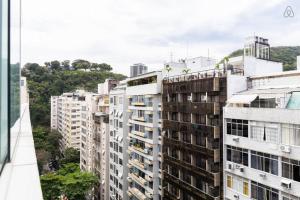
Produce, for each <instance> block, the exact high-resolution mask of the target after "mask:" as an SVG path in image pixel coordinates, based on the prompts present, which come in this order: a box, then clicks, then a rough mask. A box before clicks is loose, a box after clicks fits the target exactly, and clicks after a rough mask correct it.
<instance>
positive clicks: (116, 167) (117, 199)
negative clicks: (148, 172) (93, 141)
mask: <svg viewBox="0 0 300 200" xmlns="http://www.w3.org/2000/svg"><path fill="white" fill-rule="evenodd" d="M109 98H110V104H109V114H110V115H109V120H110V123H109V124H110V125H109V131H110V137H109V193H110V199H111V200H127V199H128V198H127V193H126V192H127V188H128V182H127V179H126V178H127V176H128V167H127V165H126V164H127V163H128V154H127V151H126V150H127V148H128V140H127V136H128V126H127V123H128V114H127V110H128V99H127V98H126V81H124V82H121V83H120V84H119V85H118V86H117V87H116V88H114V89H113V90H111V92H110V95H109Z"/></svg>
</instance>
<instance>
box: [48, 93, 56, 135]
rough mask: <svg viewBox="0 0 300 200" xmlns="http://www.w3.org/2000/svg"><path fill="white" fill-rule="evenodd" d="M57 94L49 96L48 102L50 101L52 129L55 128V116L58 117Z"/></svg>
mask: <svg viewBox="0 0 300 200" xmlns="http://www.w3.org/2000/svg"><path fill="white" fill-rule="evenodd" d="M57 100H58V96H51V99H50V103H51V111H50V112H51V113H50V116H51V122H50V127H51V129H52V130H57V121H58V119H57V117H58V101H57Z"/></svg>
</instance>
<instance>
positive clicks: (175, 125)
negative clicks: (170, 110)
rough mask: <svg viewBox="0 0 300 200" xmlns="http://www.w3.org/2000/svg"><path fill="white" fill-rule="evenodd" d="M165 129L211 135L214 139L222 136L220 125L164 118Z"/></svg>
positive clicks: (205, 135)
mask: <svg viewBox="0 0 300 200" xmlns="http://www.w3.org/2000/svg"><path fill="white" fill-rule="evenodd" d="M163 129H164V130H170V131H181V132H190V133H192V134H201V135H202V136H203V137H209V138H213V139H217V138H219V137H220V127H219V126H208V125H203V124H194V123H190V122H178V121H173V120H163Z"/></svg>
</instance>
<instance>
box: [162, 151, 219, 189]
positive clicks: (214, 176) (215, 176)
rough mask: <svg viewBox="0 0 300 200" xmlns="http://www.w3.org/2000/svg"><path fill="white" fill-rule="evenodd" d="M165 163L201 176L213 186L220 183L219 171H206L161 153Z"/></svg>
mask: <svg viewBox="0 0 300 200" xmlns="http://www.w3.org/2000/svg"><path fill="white" fill-rule="evenodd" d="M163 157H164V162H165V165H171V166H174V167H176V168H180V169H182V170H187V171H189V172H190V173H191V174H192V175H193V176H196V177H199V176H200V177H201V180H203V181H205V182H207V183H208V184H212V185H213V186H215V187H216V186H219V185H220V172H217V173H214V172H210V171H206V170H204V169H201V168H200V167H197V166H195V165H192V164H188V163H186V162H184V161H182V160H179V159H176V158H173V157H170V156H169V155H167V154H166V153H164V154H163Z"/></svg>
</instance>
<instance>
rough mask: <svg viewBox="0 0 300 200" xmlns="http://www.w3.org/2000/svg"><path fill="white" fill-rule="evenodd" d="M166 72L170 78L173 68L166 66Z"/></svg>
mask: <svg viewBox="0 0 300 200" xmlns="http://www.w3.org/2000/svg"><path fill="white" fill-rule="evenodd" d="M165 70H166V71H167V72H168V76H169V73H170V71H171V70H172V67H170V65H166V67H165Z"/></svg>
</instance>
